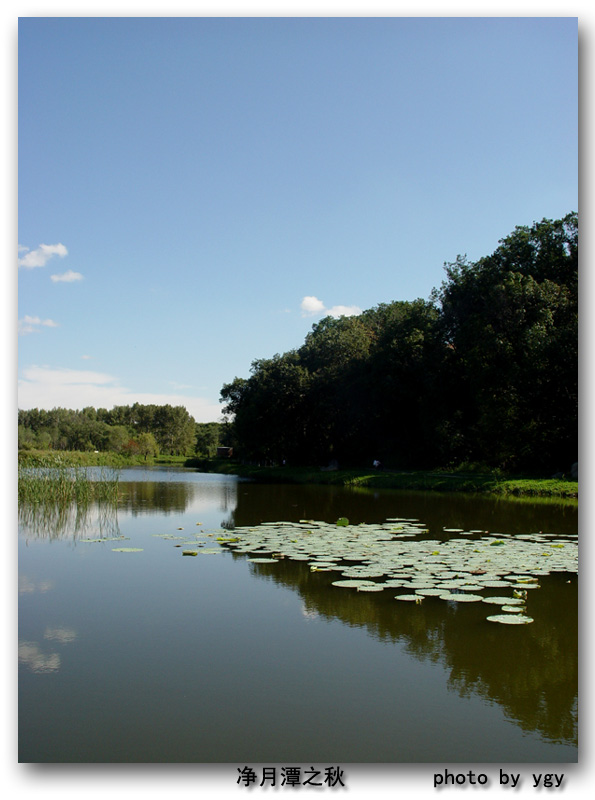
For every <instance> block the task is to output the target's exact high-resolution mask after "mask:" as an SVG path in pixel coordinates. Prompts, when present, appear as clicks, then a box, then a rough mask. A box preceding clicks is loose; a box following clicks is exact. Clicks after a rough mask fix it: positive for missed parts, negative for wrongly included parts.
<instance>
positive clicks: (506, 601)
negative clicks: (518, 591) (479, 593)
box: [482, 597, 524, 606]
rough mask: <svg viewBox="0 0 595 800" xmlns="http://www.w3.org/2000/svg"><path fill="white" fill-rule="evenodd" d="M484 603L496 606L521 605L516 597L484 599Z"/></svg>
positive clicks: (521, 601)
mask: <svg viewBox="0 0 595 800" xmlns="http://www.w3.org/2000/svg"><path fill="white" fill-rule="evenodd" d="M482 599H483V602H484V603H494V605H497V606H519V605H521V603H523V602H524V601H523V600H520V599H519V598H518V597H484V598H482Z"/></svg>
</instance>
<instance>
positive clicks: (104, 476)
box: [18, 457, 120, 508]
mask: <svg viewBox="0 0 595 800" xmlns="http://www.w3.org/2000/svg"><path fill="white" fill-rule="evenodd" d="M119 477H120V473H119V470H115V469H111V468H106V467H103V468H101V471H100V472H99V475H98V478H97V479H96V480H93V479H92V477H91V474H90V473H89V471H88V470H87V469H86V468H85V467H80V466H70V465H68V464H65V463H64V462H62V461H61V460H60V458H59V457H55V458H46V459H39V460H38V461H37V462H36V463H35V466H21V465H20V464H19V470H18V502H19V506H24V505H28V506H46V507H51V506H55V507H56V506H57V507H63V508H64V507H66V506H68V505H69V504H71V503H76V504H77V505H78V506H86V505H89V504H90V503H92V502H101V503H109V504H112V505H116V504H117V502H118V496H119Z"/></svg>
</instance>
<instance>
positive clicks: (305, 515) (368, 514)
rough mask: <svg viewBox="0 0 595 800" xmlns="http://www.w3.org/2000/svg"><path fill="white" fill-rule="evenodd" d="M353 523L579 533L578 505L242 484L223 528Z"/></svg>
mask: <svg viewBox="0 0 595 800" xmlns="http://www.w3.org/2000/svg"><path fill="white" fill-rule="evenodd" d="M339 517H347V518H348V519H349V521H350V522H352V523H355V524H357V523H360V522H368V523H371V522H384V521H385V520H386V519H389V518H391V517H403V518H406V519H409V518H414V519H421V520H422V521H423V523H424V524H425V525H426V526H427V527H428V528H429V530H430V532H431V533H432V534H433V535H441V534H442V530H443V528H461V529H462V530H473V529H480V530H485V531H490V532H491V533H497V532H499V533H533V532H537V531H544V532H547V533H576V532H577V530H578V507H577V504H576V502H575V501H557V500H556V501H549V500H548V501H546V502H544V501H543V500H534V499H531V500H529V499H522V500H503V499H500V498H495V497H489V496H485V495H478V494H477V495H476V494H454V493H453V494H443V493H439V492H404V491H391V490H390V489H386V490H377V489H363V488H356V489H353V488H348V487H339V486H291V485H275V486H267V485H264V484H246V483H243V484H239V487H238V494H237V506H236V508H235V510H234V511H233V513H232V514H230V516H229V518H228V519H227V520H226V522H225V527H227V528H233V527H234V526H237V527H242V526H249V525H255V524H259V523H261V522H269V521H278V520H288V521H290V522H297V521H298V520H300V519H316V520H324V521H325V522H334V521H335V520H337V519H339Z"/></svg>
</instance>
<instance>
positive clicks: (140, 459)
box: [19, 450, 188, 468]
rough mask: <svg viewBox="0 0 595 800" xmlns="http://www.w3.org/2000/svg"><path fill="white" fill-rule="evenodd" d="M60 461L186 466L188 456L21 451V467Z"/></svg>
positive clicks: (81, 464)
mask: <svg viewBox="0 0 595 800" xmlns="http://www.w3.org/2000/svg"><path fill="white" fill-rule="evenodd" d="M48 459H50V460H51V459H58V460H59V461H60V463H62V464H68V465H70V466H85V467H115V468H118V467H126V466H135V465H143V466H146V465H153V464H170V465H178V466H184V463H185V462H186V461H187V460H188V457H187V456H169V455H159V456H148V457H147V458H146V459H145V457H144V456H142V455H122V454H121V453H111V452H99V453H95V452H90V451H88V450H84V451H83V450H20V451H19V465H26V466H35V465H36V464H38V463H39V462H40V461H47V460H48Z"/></svg>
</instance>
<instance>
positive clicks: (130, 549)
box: [112, 547, 144, 553]
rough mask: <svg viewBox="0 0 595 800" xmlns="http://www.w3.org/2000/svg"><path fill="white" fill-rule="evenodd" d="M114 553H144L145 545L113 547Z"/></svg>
mask: <svg viewBox="0 0 595 800" xmlns="http://www.w3.org/2000/svg"><path fill="white" fill-rule="evenodd" d="M112 550H113V552H114V553H142V551H143V550H144V547H112Z"/></svg>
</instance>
